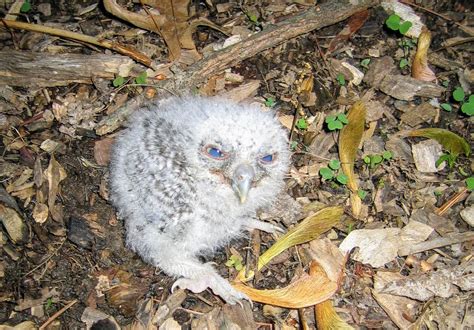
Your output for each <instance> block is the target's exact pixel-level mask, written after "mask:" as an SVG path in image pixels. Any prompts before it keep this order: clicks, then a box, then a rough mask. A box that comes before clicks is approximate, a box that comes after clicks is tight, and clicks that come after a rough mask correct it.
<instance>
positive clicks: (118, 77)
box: [112, 76, 125, 87]
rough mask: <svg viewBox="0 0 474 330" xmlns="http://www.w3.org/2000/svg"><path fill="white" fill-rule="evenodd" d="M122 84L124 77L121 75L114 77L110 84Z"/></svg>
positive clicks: (117, 85)
mask: <svg viewBox="0 0 474 330" xmlns="http://www.w3.org/2000/svg"><path fill="white" fill-rule="evenodd" d="M123 84H125V78H124V77H122V76H117V77H115V79H114V80H113V81H112V85H113V86H114V87H120V86H122V85H123Z"/></svg>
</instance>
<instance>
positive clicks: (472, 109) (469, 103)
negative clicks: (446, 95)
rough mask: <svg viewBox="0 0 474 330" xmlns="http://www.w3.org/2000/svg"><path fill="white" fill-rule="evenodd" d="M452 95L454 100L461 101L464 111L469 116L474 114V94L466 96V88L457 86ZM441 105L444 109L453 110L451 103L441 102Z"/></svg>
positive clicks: (462, 110)
mask: <svg viewBox="0 0 474 330" xmlns="http://www.w3.org/2000/svg"><path fill="white" fill-rule="evenodd" d="M451 96H452V98H453V100H454V101H456V102H458V103H461V112H462V113H464V114H466V115H468V116H472V115H474V94H471V95H469V97H467V98H466V94H465V93H464V90H463V89H462V88H461V87H456V89H455V90H454V91H453V93H452V94H451ZM440 106H441V109H443V110H444V111H448V112H451V111H452V110H453V106H452V105H451V104H450V103H441V104H440Z"/></svg>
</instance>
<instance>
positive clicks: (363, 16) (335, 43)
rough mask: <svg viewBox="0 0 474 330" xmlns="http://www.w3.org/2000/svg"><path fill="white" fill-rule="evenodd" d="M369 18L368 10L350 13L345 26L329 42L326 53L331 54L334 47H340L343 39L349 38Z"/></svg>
mask: <svg viewBox="0 0 474 330" xmlns="http://www.w3.org/2000/svg"><path fill="white" fill-rule="evenodd" d="M367 18H369V11H368V10H362V11H360V12H358V13H355V14H354V15H352V16H351V17H350V18H349V19H348V21H347V24H346V26H344V28H343V29H342V30H341V31H340V32H339V33H338V34H337V36H336V37H335V38H334V39H333V40H332V41H331V43H330V44H329V47H328V50H327V52H326V54H327V55H328V54H331V53H332V52H333V51H334V50H335V49H337V48H340V47H341V46H342V45H343V44H344V42H345V41H347V40H349V38H350V37H352V36H353V35H354V33H356V32H357V31H359V29H360V28H361V27H362V26H363V25H364V23H365V22H366V21H367Z"/></svg>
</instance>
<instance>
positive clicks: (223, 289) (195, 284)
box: [171, 271, 250, 305]
mask: <svg viewBox="0 0 474 330" xmlns="http://www.w3.org/2000/svg"><path fill="white" fill-rule="evenodd" d="M176 288H180V289H188V290H190V291H192V292H194V293H199V292H202V291H204V290H206V289H207V288H209V289H211V290H212V292H214V294H215V295H218V296H220V297H221V298H222V299H224V301H225V302H226V303H228V304H231V305H234V304H235V303H238V304H240V305H242V303H241V300H243V299H245V300H248V301H250V299H249V297H247V295H245V294H244V293H242V292H239V291H237V290H236V289H234V288H233V287H232V285H230V283H229V282H228V281H227V280H226V279H224V278H222V277H221V276H220V275H219V274H217V273H216V272H214V271H209V272H208V273H205V274H199V276H196V277H193V278H185V277H182V278H180V279H178V280H177V281H176V282H174V284H173V286H172V287H171V291H174V290H175V289H176Z"/></svg>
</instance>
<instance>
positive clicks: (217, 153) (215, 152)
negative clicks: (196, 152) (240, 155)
mask: <svg viewBox="0 0 474 330" xmlns="http://www.w3.org/2000/svg"><path fill="white" fill-rule="evenodd" d="M204 154H205V155H206V156H208V157H210V158H212V159H217V160H224V159H227V158H228V157H229V154H228V153H227V152H224V151H222V150H220V149H219V148H216V147H213V146H206V147H204Z"/></svg>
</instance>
